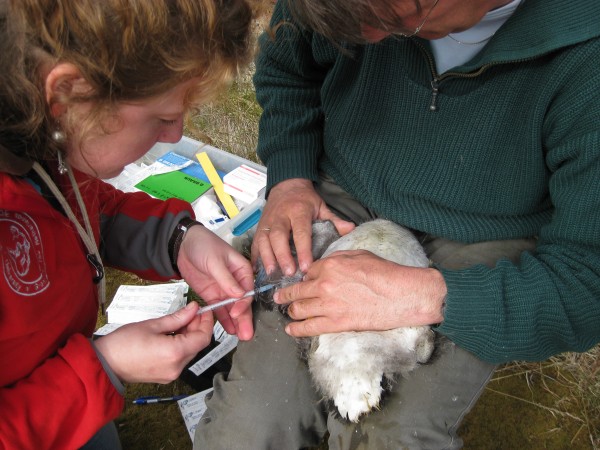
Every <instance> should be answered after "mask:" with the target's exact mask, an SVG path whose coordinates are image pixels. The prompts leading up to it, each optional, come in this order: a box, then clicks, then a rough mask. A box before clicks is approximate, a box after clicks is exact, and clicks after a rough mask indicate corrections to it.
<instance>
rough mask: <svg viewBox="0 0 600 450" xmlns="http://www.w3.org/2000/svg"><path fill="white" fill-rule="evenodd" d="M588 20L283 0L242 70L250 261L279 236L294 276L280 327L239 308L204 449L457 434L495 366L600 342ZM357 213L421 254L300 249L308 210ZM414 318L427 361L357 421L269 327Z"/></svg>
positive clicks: (537, 2)
mask: <svg viewBox="0 0 600 450" xmlns="http://www.w3.org/2000/svg"><path fill="white" fill-rule="evenodd" d="M288 3H289V4H288ZM417 3H420V5H417ZM294 13H295V14H294ZM598 17H600V2H598V1H597V0H579V1H577V2H573V1H569V0H524V1H521V0H514V1H511V0H473V1H468V2H467V1H464V0H439V1H438V0H420V2H416V1H413V0H391V1H385V0H370V1H366V0H354V1H352V0H344V1H341V0H319V1H315V0H290V1H289V2H287V1H279V2H278V4H277V5H276V7H275V11H274V15H273V18H272V22H271V26H272V31H273V32H272V33H270V34H269V35H265V36H264V37H263V38H262V46H261V52H260V54H259V57H258V60H257V71H256V76H255V84H256V89H257V97H258V100H259V102H260V103H261V105H262V107H263V108H264V112H263V115H262V118H261V124H260V136H259V147H258V154H259V156H260V157H261V159H262V160H263V161H264V162H265V164H266V165H267V167H268V189H269V194H268V202H267V205H266V208H265V210H264V213H263V216H262V218H261V221H260V223H259V226H258V228H259V231H258V232H257V234H256V236H255V239H254V243H253V257H254V258H255V259H256V258H257V257H258V256H259V255H260V257H261V259H262V261H263V262H264V265H265V267H266V268H267V270H273V269H274V268H275V267H276V266H277V265H279V266H280V267H281V268H282V269H283V270H284V271H285V272H287V273H291V272H293V271H294V270H295V265H294V262H293V259H292V255H291V253H290V249H289V244H288V240H289V237H290V235H291V236H292V237H293V239H294V242H295V244H296V247H297V249H298V259H299V266H300V268H301V269H302V270H303V271H305V272H306V275H305V281H304V282H302V283H299V284H297V285H294V286H292V287H289V288H285V289H281V290H280V291H279V292H278V293H277V294H275V299H276V301H278V302H280V303H290V304H291V306H290V309H289V313H290V316H291V317H292V319H293V320H292V321H291V322H290V323H287V322H285V323H283V322H277V320H276V319H275V318H273V316H271V315H269V313H264V312H259V311H255V314H256V317H255V327H256V329H255V340H254V341H252V342H249V343H243V344H242V345H240V347H239V349H238V352H237V353H236V357H235V359H234V364H233V368H232V371H231V373H230V374H229V376H228V379H227V381H225V380H224V379H222V378H217V379H216V380H215V393H214V395H213V399H212V400H211V401H209V402H208V408H209V409H208V411H207V413H206V415H205V417H204V418H203V420H202V421H201V425H200V427H199V429H198V432H197V434H196V445H197V446H198V447H199V446H200V445H203V446H205V447H203V448H285V449H290V448H301V447H305V446H310V445H315V444H316V443H318V442H319V441H320V439H321V438H322V436H323V435H324V433H325V432H326V431H329V436H330V437H329V448H330V449H333V448H336V449H337V448H372V449H382V448H404V447H406V448H458V447H460V446H461V445H462V441H461V439H460V438H459V437H458V436H457V435H456V429H457V428H458V425H459V423H460V421H461V419H462V418H463V417H464V414H466V413H467V412H468V410H469V409H470V408H471V406H472V405H473V403H474V402H475V401H476V399H477V398H478V396H479V394H480V392H481V390H482V389H483V387H484V386H485V384H486V382H487V380H488V379H489V376H490V375H491V373H492V372H493V370H494V367H495V364H498V363H501V362H505V361H510V360H521V359H526V360H543V359H545V358H547V357H549V356H550V355H553V354H556V353H560V352H563V351H585V350H587V349H589V348H590V347H591V346H593V345H595V344H596V343H598V342H599V341H600V325H599V324H600V70H598V68H597V67H596V64H595V61H597V60H598V59H599V58H600V20H598ZM373 217H384V218H387V219H390V220H393V221H395V222H397V223H399V224H402V225H404V226H406V227H409V228H411V229H412V230H414V231H415V233H416V234H417V235H418V236H419V237H420V239H421V240H422V242H423V245H424V247H425V249H426V251H427V252H428V254H429V256H430V258H431V259H432V260H433V262H434V263H435V265H434V267H433V268H422V269H415V268H407V267H402V266H399V265H396V264H393V263H390V262H388V261H385V260H382V259H380V258H377V257H374V256H373V255H372V254H368V253H365V252H344V253H341V254H334V255H331V256H330V257H328V258H326V259H323V260H319V261H316V262H314V263H313V262H312V259H311V255H310V251H309V250H310V224H311V222H312V221H313V220H315V219H331V220H333V221H334V223H335V224H336V226H337V228H338V230H339V231H340V232H341V233H342V234H345V233H347V232H349V231H350V230H351V229H352V228H353V226H354V225H353V223H351V222H349V221H348V220H351V221H353V222H360V221H364V220H369V219H370V218H373ZM343 219H346V220H343ZM238 308H239V311H241V309H242V305H240V306H239V307H238ZM237 312H238V311H233V313H232V315H234V314H235V313H237ZM428 324H430V325H434V326H435V329H436V331H437V333H438V334H439V335H440V336H442V339H441V342H440V345H439V348H438V350H439V355H438V357H437V358H435V359H434V360H433V362H432V363H431V364H429V365H426V366H422V367H420V368H419V369H417V370H416V371H414V372H412V373H411V374H410V375H409V376H408V377H406V378H403V379H401V380H399V382H398V383H397V384H396V385H395V386H394V389H393V392H392V394H391V396H390V398H389V399H388V401H387V402H386V403H384V404H383V406H382V409H381V411H377V412H374V413H371V414H369V415H368V416H366V417H364V418H363V419H362V420H361V421H360V422H359V424H347V423H344V422H343V421H340V420H338V419H337V418H336V417H335V416H333V415H330V416H327V414H326V413H325V412H324V406H323V405H322V404H321V403H320V402H319V395H318V394H317V393H315V392H314V389H313V388H312V386H311V384H310V379H309V375H308V373H307V371H306V369H305V368H304V366H303V365H302V363H301V362H299V361H298V360H297V358H296V356H295V354H294V350H293V347H294V344H293V342H292V341H293V340H292V339H285V337H286V336H285V334H284V331H283V330H282V329H283V328H284V326H285V332H287V334H288V335H291V336H294V337H300V336H312V335H319V334H322V333H331V332H339V331H351V330H384V329H390V328H394V327H399V326H417V325H428ZM232 405H234V406H232ZM250 412H251V415H250ZM249 417H251V419H249ZM231 424H235V428H234V429H228V427H230V426H231Z"/></svg>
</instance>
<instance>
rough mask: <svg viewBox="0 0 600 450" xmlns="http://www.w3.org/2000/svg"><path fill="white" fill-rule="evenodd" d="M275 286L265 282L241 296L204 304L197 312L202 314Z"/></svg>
mask: <svg viewBox="0 0 600 450" xmlns="http://www.w3.org/2000/svg"><path fill="white" fill-rule="evenodd" d="M275 287H277V286H276V285H275V284H265V285H264V286H261V287H259V288H257V289H254V290H252V291H248V292H246V293H245V294H244V295H242V296H241V297H233V298H227V299H225V300H222V301H220V302H217V303H213V304H212V305H208V306H204V307H202V308H200V309H199V310H198V313H197V314H202V313H205V312H206V311H212V310H213V309H217V308H221V307H223V306H226V305H230V304H231V303H235V302H237V301H239V300H241V299H243V298H246V297H252V296H253V295H256V294H260V293H261V292H265V291H268V290H269V289H273V288H275Z"/></svg>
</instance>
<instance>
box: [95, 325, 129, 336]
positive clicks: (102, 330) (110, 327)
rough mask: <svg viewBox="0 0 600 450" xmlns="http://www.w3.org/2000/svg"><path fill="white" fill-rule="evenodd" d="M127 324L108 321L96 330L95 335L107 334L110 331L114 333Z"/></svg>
mask: <svg viewBox="0 0 600 450" xmlns="http://www.w3.org/2000/svg"><path fill="white" fill-rule="evenodd" d="M123 325H125V324H124V323H107V324H106V325H104V326H103V327H100V328H98V329H97V330H96V331H94V336H106V335H107V334H108V333H112V332H113V331H115V330H116V329H118V328H120V327H122V326H123Z"/></svg>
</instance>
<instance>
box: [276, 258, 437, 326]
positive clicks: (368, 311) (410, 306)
mask: <svg viewBox="0 0 600 450" xmlns="http://www.w3.org/2000/svg"><path fill="white" fill-rule="evenodd" d="M446 293H447V289H446V283H445V281H444V278H443V277H442V274H441V273H440V272H439V271H438V270H436V269H432V268H417V267H408V266H402V265H399V264H396V263H393V262H391V261H388V260H386V259H383V258H380V257H378V256H375V255H374V254H373V253H371V252H368V251H365V250H352V251H340V252H335V253H332V254H331V255H329V256H328V257H326V258H323V259H320V260H318V261H316V262H315V263H314V264H312V265H311V267H310V268H309V269H308V271H307V273H306V275H305V276H304V281H302V282H300V283H297V284H294V285H291V286H289V287H286V288H282V289H280V290H278V291H277V292H276V293H275V295H274V300H275V302H276V303H279V304H291V305H290V307H289V309H288V314H289V316H290V317H291V318H292V319H294V322H291V323H290V324H288V326H287V327H286V332H287V333H288V334H290V335H291V336H294V337H303V336H316V335H319V334H323V333H337V332H342V331H367V330H369V331H379V330H389V329H392V328H397V327H403V326H420V325H430V324H435V323H440V322H441V321H442V320H443V315H442V308H443V304H444V299H445V297H446Z"/></svg>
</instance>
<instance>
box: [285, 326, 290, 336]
mask: <svg viewBox="0 0 600 450" xmlns="http://www.w3.org/2000/svg"><path fill="white" fill-rule="evenodd" d="M285 332H286V333H287V334H290V326H289V325H286V326H285Z"/></svg>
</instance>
